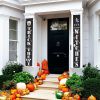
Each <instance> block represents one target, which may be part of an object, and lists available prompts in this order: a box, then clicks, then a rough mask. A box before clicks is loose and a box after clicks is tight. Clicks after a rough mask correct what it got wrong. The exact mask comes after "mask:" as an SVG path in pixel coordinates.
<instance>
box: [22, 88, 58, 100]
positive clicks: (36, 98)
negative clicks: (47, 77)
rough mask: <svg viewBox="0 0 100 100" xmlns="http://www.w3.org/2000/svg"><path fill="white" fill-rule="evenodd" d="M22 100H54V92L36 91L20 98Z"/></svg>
mask: <svg viewBox="0 0 100 100" xmlns="http://www.w3.org/2000/svg"><path fill="white" fill-rule="evenodd" d="M22 100H56V98H55V91H52V90H36V91H34V92H31V93H30V94H29V95H25V96H23V97H22Z"/></svg>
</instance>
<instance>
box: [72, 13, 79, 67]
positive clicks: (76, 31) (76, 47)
mask: <svg viewBox="0 0 100 100" xmlns="http://www.w3.org/2000/svg"><path fill="white" fill-rule="evenodd" d="M73 67H74V68H79V67H80V15H73Z"/></svg>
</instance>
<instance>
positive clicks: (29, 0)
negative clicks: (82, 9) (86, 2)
mask: <svg viewBox="0 0 100 100" xmlns="http://www.w3.org/2000/svg"><path fill="white" fill-rule="evenodd" d="M71 1H73V0H23V1H22V5H24V6H27V5H36V4H44V3H53V2H71ZM74 1H81V0H74Z"/></svg>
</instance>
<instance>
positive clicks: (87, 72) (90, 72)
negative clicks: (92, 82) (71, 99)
mask: <svg viewBox="0 0 100 100" xmlns="http://www.w3.org/2000/svg"><path fill="white" fill-rule="evenodd" d="M99 75H100V73H99V70H98V69H97V67H93V66H92V65H91V64H90V63H89V64H88V65H85V67H84V70H83V80H86V79H88V78H95V77H98V76H99Z"/></svg>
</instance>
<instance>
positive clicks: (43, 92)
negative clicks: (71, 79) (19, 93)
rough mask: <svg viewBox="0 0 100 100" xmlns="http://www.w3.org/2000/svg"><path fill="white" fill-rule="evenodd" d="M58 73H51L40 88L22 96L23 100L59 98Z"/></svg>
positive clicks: (52, 99) (53, 99) (54, 99)
mask: <svg viewBox="0 0 100 100" xmlns="http://www.w3.org/2000/svg"><path fill="white" fill-rule="evenodd" d="M58 76H60V75H58V74H50V75H48V76H47V78H46V80H44V83H43V84H42V85H39V86H38V90H35V91H34V92H31V93H30V94H28V95H25V96H23V97H22V100H57V99H56V98H55V91H56V90H58Z"/></svg>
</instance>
